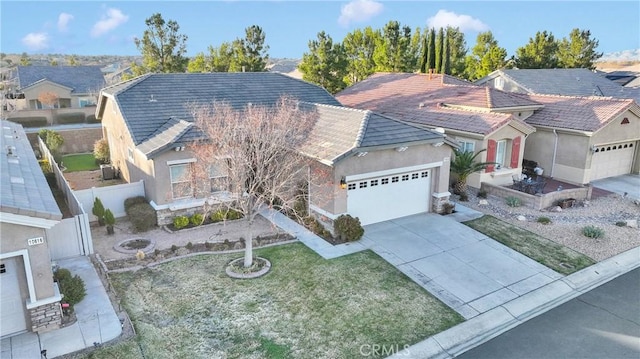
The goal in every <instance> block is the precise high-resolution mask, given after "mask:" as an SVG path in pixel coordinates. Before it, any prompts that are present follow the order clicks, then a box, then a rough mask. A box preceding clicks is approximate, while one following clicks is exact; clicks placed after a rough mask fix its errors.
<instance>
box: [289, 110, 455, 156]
mask: <svg viewBox="0 0 640 359" xmlns="http://www.w3.org/2000/svg"><path fill="white" fill-rule="evenodd" d="M305 106H306V108H308V109H311V110H314V111H316V113H317V114H318V117H317V119H316V123H315V125H314V127H313V129H312V130H311V132H310V134H309V137H308V138H307V141H306V142H305V143H304V145H303V146H302V148H301V151H302V152H303V153H304V154H305V155H307V156H310V157H313V158H316V159H319V160H321V161H323V162H325V163H328V164H333V163H335V162H337V161H339V160H340V159H341V158H343V157H344V156H346V155H348V154H350V153H352V152H353V151H355V150H357V149H361V150H363V151H365V150H370V149H373V148H390V147H395V146H400V145H411V144H417V143H429V142H437V141H442V139H443V138H444V136H443V135H442V134H440V133H437V132H434V131H430V130H427V129H424V128H420V127H417V126H413V125H410V124H406V123H404V122H401V121H397V120H394V119H391V118H388V117H386V116H383V115H379V114H376V113H373V112H371V111H364V110H356V109H351V108H346V107H339V106H331V105H323V104H305Z"/></svg>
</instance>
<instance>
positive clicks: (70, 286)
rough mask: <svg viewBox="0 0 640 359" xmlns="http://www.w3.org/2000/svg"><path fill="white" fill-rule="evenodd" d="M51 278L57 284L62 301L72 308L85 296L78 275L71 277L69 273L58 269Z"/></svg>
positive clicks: (82, 284)
mask: <svg viewBox="0 0 640 359" xmlns="http://www.w3.org/2000/svg"><path fill="white" fill-rule="evenodd" d="M53 278H54V279H55V280H56V281H57V282H58V286H59V288H60V293H62V295H63V301H64V302H66V303H69V305H70V306H71V307H73V306H74V305H75V304H76V303H79V302H80V301H81V300H82V299H84V297H85V296H86V295H87V291H86V288H85V286H84V281H83V280H82V278H80V277H79V276H78V275H75V276H72V275H71V272H70V271H69V270H68V269H65V268H59V269H58V270H56V271H55V273H54V274H53Z"/></svg>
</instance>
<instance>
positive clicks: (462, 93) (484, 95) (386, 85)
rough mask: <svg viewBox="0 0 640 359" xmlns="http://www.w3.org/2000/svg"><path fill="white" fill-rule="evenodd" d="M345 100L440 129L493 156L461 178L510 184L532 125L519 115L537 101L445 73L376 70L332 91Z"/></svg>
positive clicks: (530, 110)
mask: <svg viewBox="0 0 640 359" xmlns="http://www.w3.org/2000/svg"><path fill="white" fill-rule="evenodd" d="M336 98H337V99H338V100H339V101H340V102H341V103H342V104H343V105H345V106H349V107H354V108H360V109H366V110H371V111H374V112H376V113H380V114H382V115H385V116H388V117H390V118H393V119H396V120H400V121H403V122H405V123H410V124H414V125H416V126H419V127H423V128H428V129H437V130H439V131H444V133H445V134H446V136H447V139H449V140H451V141H454V142H456V143H457V144H458V145H459V146H460V147H461V149H463V150H466V151H472V152H477V151H480V150H486V151H484V152H482V153H481V154H480V155H479V156H478V160H479V161H483V162H484V161H487V162H497V165H495V166H489V168H487V169H486V170H484V171H482V172H477V173H474V174H472V175H471V176H469V178H468V180H467V183H468V184H469V185H470V186H473V187H476V188H479V187H480V183H482V182H488V183H491V184H495V185H506V184H511V183H512V181H513V177H514V176H519V175H520V174H521V173H522V159H523V155H524V151H525V142H526V141H528V139H527V138H528V136H529V135H531V134H532V133H534V132H535V129H534V128H533V127H532V126H530V125H528V124H527V123H525V122H524V121H523V120H522V119H523V118H525V117H526V116H528V115H529V114H531V113H533V111H535V110H537V109H539V108H541V107H542V105H541V104H539V103H537V102H535V101H533V100H531V99H528V98H523V97H520V96H517V95H513V94H509V93H505V92H502V91H498V90H493V89H489V88H486V87H480V86H475V85H473V84H471V83H469V82H466V81H463V80H459V79H456V78H454V77H451V76H448V75H437V74H409V73H376V74H374V75H372V76H371V77H369V78H367V79H365V80H364V81H361V82H358V83H356V84H354V85H353V86H351V87H348V88H346V89H345V90H343V91H342V92H340V93H338V94H337V95H336Z"/></svg>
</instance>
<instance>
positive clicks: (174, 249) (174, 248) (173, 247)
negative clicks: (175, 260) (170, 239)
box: [171, 244, 178, 252]
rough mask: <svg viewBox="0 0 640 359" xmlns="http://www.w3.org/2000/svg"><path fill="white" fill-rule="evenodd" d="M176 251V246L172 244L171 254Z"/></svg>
mask: <svg viewBox="0 0 640 359" xmlns="http://www.w3.org/2000/svg"><path fill="white" fill-rule="evenodd" d="M177 250H178V246H176V245H175V244H172V245H171V251H172V252H175V251H177Z"/></svg>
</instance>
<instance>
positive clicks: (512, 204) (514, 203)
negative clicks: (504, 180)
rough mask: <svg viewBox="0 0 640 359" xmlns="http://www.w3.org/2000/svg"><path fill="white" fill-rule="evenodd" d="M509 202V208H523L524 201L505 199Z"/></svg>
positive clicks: (515, 198)
mask: <svg viewBox="0 0 640 359" xmlns="http://www.w3.org/2000/svg"><path fill="white" fill-rule="evenodd" d="M505 201H506V202H507V206H509V207H520V206H522V201H521V200H520V198H518V197H507V198H506V199H505Z"/></svg>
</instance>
